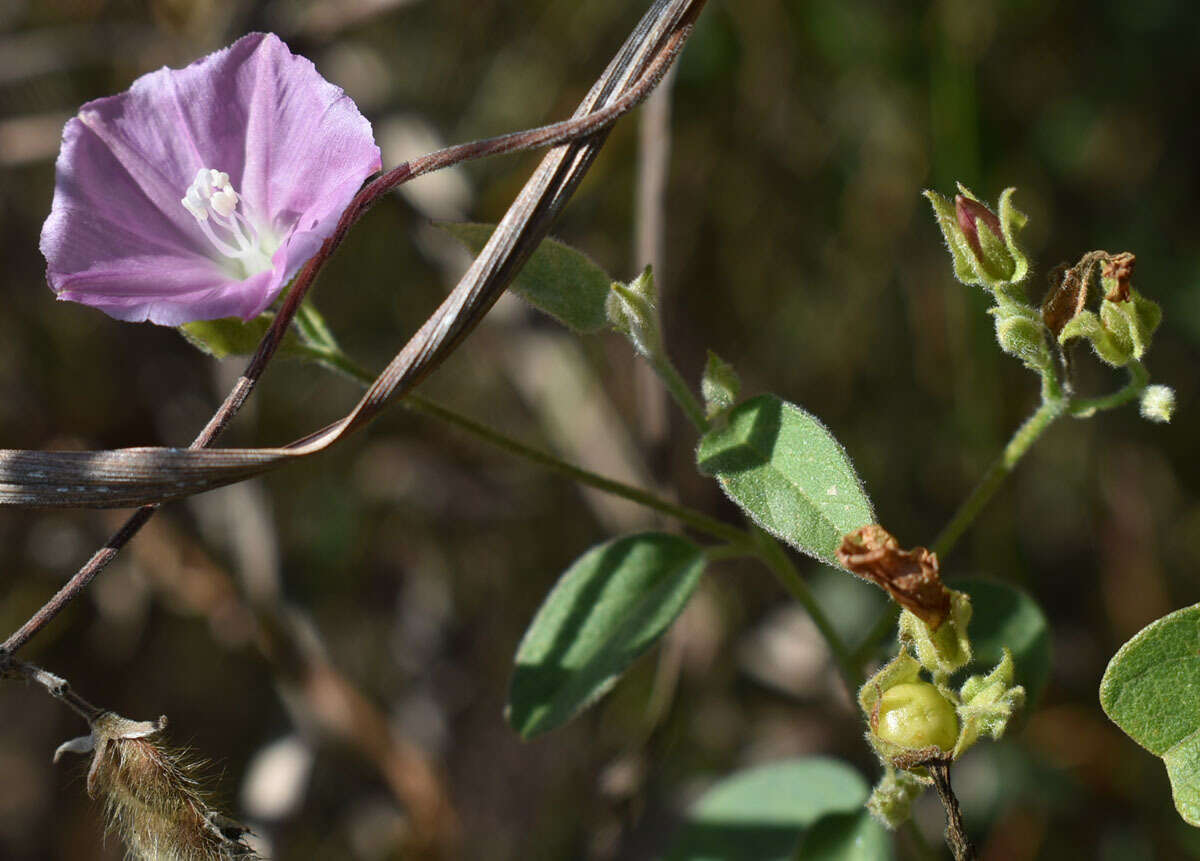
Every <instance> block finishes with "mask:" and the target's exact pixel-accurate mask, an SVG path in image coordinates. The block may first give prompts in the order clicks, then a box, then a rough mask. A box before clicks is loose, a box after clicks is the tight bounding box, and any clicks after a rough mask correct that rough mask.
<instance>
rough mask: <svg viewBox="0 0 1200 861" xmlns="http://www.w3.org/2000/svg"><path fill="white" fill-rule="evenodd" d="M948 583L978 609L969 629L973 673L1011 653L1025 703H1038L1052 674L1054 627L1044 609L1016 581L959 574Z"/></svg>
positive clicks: (989, 666)
mask: <svg viewBox="0 0 1200 861" xmlns="http://www.w3.org/2000/svg"><path fill="white" fill-rule="evenodd" d="M950 585H952V586H953V587H954V588H955V589H959V590H961V591H963V592H966V593H967V594H968V595H970V596H971V606H972V607H973V608H974V614H973V615H972V616H971V624H970V626H969V627H968V631H967V633H968V634H969V635H970V638H971V648H972V651H973V653H974V656H973V659H972V661H971V663H970V665H969V668H968V669H969V672H971V673H985V674H986V673H989V672H991V670H992V668H993V667H995V666H996V665H997V664H999V663H1000V662H1001V661H1002V660H1003V659H1004V649H1005V648H1006V647H1007V648H1008V650H1009V651H1010V652H1012V656H1013V662H1014V663H1015V664H1016V678H1015V680H1014V681H1015V683H1016V684H1018V685H1021V686H1022V687H1024V688H1025V694H1026V697H1027V702H1028V703H1029V704H1030V705H1032V704H1033V703H1035V702H1037V699H1038V697H1039V696H1040V695H1041V692H1042V689H1043V688H1045V686H1046V680H1047V678H1048V677H1049V675H1050V630H1049V627H1048V625H1047V623H1046V616H1045V615H1044V614H1043V613H1042V608H1041V607H1039V606H1038V604H1037V602H1036V601H1034V600H1033V598H1031V597H1029V595H1027V594H1026V593H1025V592H1023V591H1021V590H1020V589H1018V588H1017V587H1015V586H1010V585H1008V584H1007V583H1000V582H998V581H995V580H986V579H983V578H978V577H963V578H959V579H955V580H954V581H953V582H952V583H951V584H950Z"/></svg>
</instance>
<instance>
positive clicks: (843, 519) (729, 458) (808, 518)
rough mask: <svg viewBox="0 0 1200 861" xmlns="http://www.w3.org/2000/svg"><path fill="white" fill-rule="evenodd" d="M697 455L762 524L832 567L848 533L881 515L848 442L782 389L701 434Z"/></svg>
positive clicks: (746, 405)
mask: <svg viewBox="0 0 1200 861" xmlns="http://www.w3.org/2000/svg"><path fill="white" fill-rule="evenodd" d="M696 460H697V463H698V464H699V467H700V471H701V472H703V473H705V474H707V475H711V476H714V477H715V478H716V479H717V480H718V481H719V482H720V483H721V487H722V489H723V490H724V491H725V492H726V493H727V494H729V497H730V498H731V499H733V501H734V502H736V503H737V504H738V505H740V506H741V507H742V509H743V510H744V511H745V512H746V513H747V514H748V515H750V517H751V519H752V520H754V522H755V523H757V524H758V525H759V526H761V527H762V528H763V529H765V530H767V531H768V532H770V533H771V534H772V535H775V536H776V537H778V538H780V539H782V540H784V541H786V542H787V543H789V544H791V545H792V546H793V547H795V548H797V549H798V550H801V551H803V552H805V553H807V554H809V555H810V556H815V557H816V558H817V559H820V560H821V561H822V562H826V563H828V564H830V565H837V561H836V553H837V549H838V547H839V546H840V544H841V541H842V536H843V535H845V534H846V533H848V532H852V531H853V530H855V529H858V528H859V527H860V526H866V525H867V524H869V523H873V522H874V521H875V514H874V512H873V511H872V510H871V502H870V500H869V499H867V495H866V493H865V492H864V491H863V488H862V484H861V482H860V481H859V480H858V475H857V474H856V473H855V472H854V466H853V464H851V463H850V459H849V458H848V457H847V456H846V452H845V451H844V450H843V449H842V446H841V444H840V443H838V441H837V440H836V439H834V438H833V435H832V434H830V433H829V431H828V430H826V429H825V426H824V425H822V424H821V423H820V422H819V421H817V419H816V418H814V417H813V416H811V415H809V414H808V413H806V412H805V411H804V410H802V409H800V408H799V407H797V406H794V405H793V404H789V403H787V402H786V401H784V400H781V399H780V398H778V397H776V396H775V395H760V396H759V397H757V398H753V399H751V400H749V401H746V402H745V403H743V404H741V405H740V406H738V407H737V408H736V409H734V410H733V411H732V412H731V413H730V414H729V423H728V424H727V425H726V426H724V427H722V428H718V429H716V430H713V431H710V432H709V433H707V434H705V435H704V437H703V438H702V439H701V440H700V447H699V450H698V451H697V453H696Z"/></svg>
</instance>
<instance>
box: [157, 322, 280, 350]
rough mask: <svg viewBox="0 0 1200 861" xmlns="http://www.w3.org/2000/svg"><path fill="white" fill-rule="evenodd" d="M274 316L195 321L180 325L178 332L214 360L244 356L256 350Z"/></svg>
mask: <svg viewBox="0 0 1200 861" xmlns="http://www.w3.org/2000/svg"><path fill="white" fill-rule="evenodd" d="M274 319H275V315H274V314H259V315H258V316H257V317H255V318H254V319H253V320H249V321H245V320H242V319H241V318H240V317H222V318H221V319H219V320H197V321H195V322H194V323H184V324H183V325H182V326H180V327H179V334H181V335H183V337H184V338H185V339H186V340H187V342H188V343H189V344H191V345H192V346H193V347H195V348H196V349H197V350H199V351H200V352H202V353H207V354H208V355H210V356H213V357H214V358H217V359H224V358H227V357H229V356H248V355H250V354H251V353H253V352H254V351H255V350H256V349H258V344H259V342H260V341H261V340H262V337H263V335H265V334H267V329H269V328H271V322H272V321H273V320H274Z"/></svg>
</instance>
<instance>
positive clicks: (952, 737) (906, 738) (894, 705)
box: [872, 682, 958, 750]
mask: <svg viewBox="0 0 1200 861" xmlns="http://www.w3.org/2000/svg"><path fill="white" fill-rule="evenodd" d="M876 715H877V719H876V720H873V721H872V724H873V726H872V729H873V730H874V732H875V735H876V736H877V737H878V738H880V739H882V740H883V741H887V742H891V743H892V744H897V745H900V746H901V747H908V748H923V747H931V746H937V747H940V748H941V749H942V750H953V748H954V743H955V742H956V741H957V740H958V716H957V715H956V714H955V712H954V705H953V704H952V703H951V702H950V701H949V700H948V699H946V698H945V697H944V696H942V695H941V693H940V692H939V691H938V689H937V688H935V687H934V686H933V685H931V684H927V683H925V682H912V683H908V684H903V685H896V686H895V687H892V688H888V689H887V690H886V691H884V693H883V696H882V697H881V698H880V700H879V709H878V711H877V712H876Z"/></svg>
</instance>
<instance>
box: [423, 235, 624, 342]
mask: <svg viewBox="0 0 1200 861" xmlns="http://www.w3.org/2000/svg"><path fill="white" fill-rule="evenodd" d="M438 226H439V227H441V228H442V229H443V230H445V231H446V232H447V233H449V234H450V235H452V236H454V237H455V238H457V239H458V240H459V241H461V242H462V244H463V245H465V246H467V248H469V249H470V250H471V252H472V253H474V254H478V253H479V252H480V251H482V250H483V246H484V245H486V244H487V241H488V239H489V238H490V237H491V235H492V231H493V230H495V229H496V225H494V224H452V223H449V222H446V223H442V224H439V225H438ZM612 283H613V279H612V278H610V277H609V276H608V274H607V273H606V272H605V271H604V270H603V269H601V268H600V267H599V266H597V265H596V264H595V263H594V262H593V261H592V259H591V258H590V257H588V256H587V255H586V254H584V253H583V252H582V251H576V250H575V249H574V248H572V247H571V246H569V245H564V244H563V243H561V242H559V241H558V240H557V239H549V238H547V239H543V240H542V242H541V244H540V245H539V246H538V247H537V249H536V250H535V251H534V252H533V256H531V257H530V258H529V261H528V262H527V263H526V264H525V266H524V267H522V269H521V271H520V272H519V273H518V274H517V277H516V278H515V279H514V280H513V283H512V284H511V285H510V287H509V289H510V290H512V291H513V292H514V293H516V294H517V295H518V296H520V297H521V298H523V299H524V300H525V301H527V302H529V303H530V304H531V305H533V306H534V307H535V308H537V309H539V310H541V311H544V312H545V313H547V314H549V315H550V316H551V317H553V318H554V319H556V320H558V321H559V322H560V323H562V324H563V325H565V326H567V327H569V328H571V329H573V330H574V331H576V332H579V333H581V334H584V335H590V334H594V333H596V332H599V331H600V330H601V329H604V328H605V327H606V326H608V316H607V315H606V313H605V310H604V303H605V301H607V299H608V291H609V287H610V286H611V285H612Z"/></svg>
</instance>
